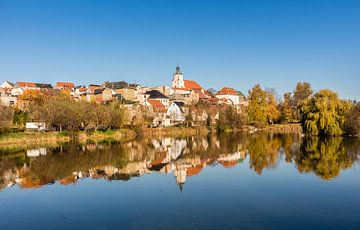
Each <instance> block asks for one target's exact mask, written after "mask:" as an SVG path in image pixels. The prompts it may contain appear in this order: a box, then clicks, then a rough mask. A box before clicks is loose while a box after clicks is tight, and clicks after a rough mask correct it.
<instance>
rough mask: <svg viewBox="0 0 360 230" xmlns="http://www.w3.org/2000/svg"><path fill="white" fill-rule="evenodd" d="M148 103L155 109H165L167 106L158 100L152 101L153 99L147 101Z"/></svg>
mask: <svg viewBox="0 0 360 230" xmlns="http://www.w3.org/2000/svg"><path fill="white" fill-rule="evenodd" d="M146 101H147V102H149V103H150V105H152V106H153V107H156V108H165V105H164V104H163V103H161V102H160V101H158V100H151V99H148V100H146Z"/></svg>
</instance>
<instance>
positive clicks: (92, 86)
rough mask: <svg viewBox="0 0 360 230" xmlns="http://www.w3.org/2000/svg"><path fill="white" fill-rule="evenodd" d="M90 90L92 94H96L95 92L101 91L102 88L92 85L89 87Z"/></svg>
mask: <svg viewBox="0 0 360 230" xmlns="http://www.w3.org/2000/svg"><path fill="white" fill-rule="evenodd" d="M88 89H90V91H91V92H94V91H95V90H97V89H101V87H100V86H95V85H90V86H89V87H88Z"/></svg>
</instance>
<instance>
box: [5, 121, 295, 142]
mask: <svg viewBox="0 0 360 230" xmlns="http://www.w3.org/2000/svg"><path fill="white" fill-rule="evenodd" d="M232 131H233V130H230V132H232ZM242 131H248V132H257V131H269V132H273V133H294V132H297V133H301V132H302V130H301V126H300V124H279V125H271V126H267V127H264V128H261V129H259V128H255V127H253V126H248V127H246V128H245V129H244V130H242ZM210 132H211V131H210V130H209V129H207V128H205V127H197V128H186V127H170V128H144V129H142V131H141V133H140V136H143V137H147V138H159V137H165V136H166V137H187V136H194V135H206V134H208V133H210ZM137 136H138V134H136V133H135V131H133V130H130V129H120V130H107V131H95V132H93V133H91V134H86V133H85V132H83V131H82V132H79V133H78V135H77V141H79V142H80V143H82V142H86V141H94V142H98V141H103V140H105V141H106V140H111V141H130V140H133V139H135V138H136V137H137ZM70 140H71V138H70V137H69V136H68V135H66V133H61V132H40V133H36V132H19V133H5V134H0V146H6V145H15V146H16V145H38V144H55V143H58V142H68V141H70Z"/></svg>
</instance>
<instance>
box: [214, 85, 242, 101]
mask: <svg viewBox="0 0 360 230" xmlns="http://www.w3.org/2000/svg"><path fill="white" fill-rule="evenodd" d="M215 97H216V98H219V99H225V100H226V101H227V104H229V105H240V101H241V95H240V94H239V93H238V92H237V91H236V90H235V89H232V88H229V87H224V88H222V89H221V90H220V91H219V92H217V93H216V95H215Z"/></svg>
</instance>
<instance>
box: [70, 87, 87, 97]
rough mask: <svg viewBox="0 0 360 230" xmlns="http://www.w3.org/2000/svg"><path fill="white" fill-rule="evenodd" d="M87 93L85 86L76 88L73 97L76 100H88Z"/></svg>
mask: <svg viewBox="0 0 360 230" xmlns="http://www.w3.org/2000/svg"><path fill="white" fill-rule="evenodd" d="M86 91H87V88H86V86H85V85H79V86H76V87H75V89H74V92H73V94H72V96H73V97H74V99H76V100H86Z"/></svg>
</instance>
